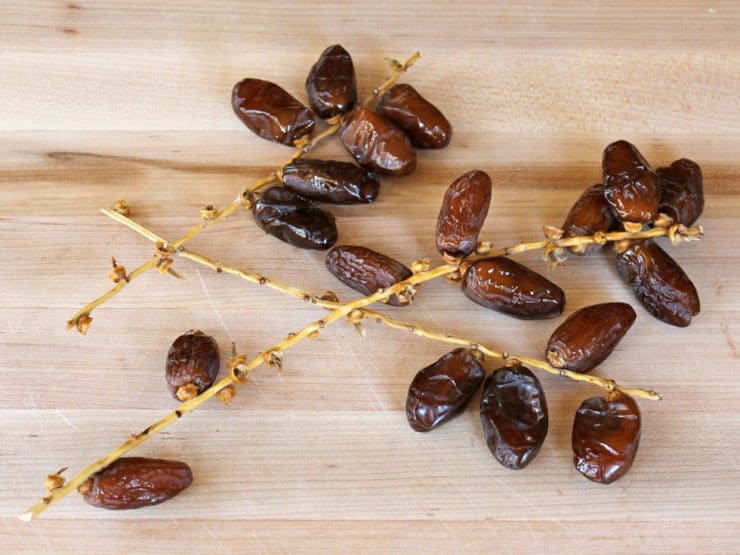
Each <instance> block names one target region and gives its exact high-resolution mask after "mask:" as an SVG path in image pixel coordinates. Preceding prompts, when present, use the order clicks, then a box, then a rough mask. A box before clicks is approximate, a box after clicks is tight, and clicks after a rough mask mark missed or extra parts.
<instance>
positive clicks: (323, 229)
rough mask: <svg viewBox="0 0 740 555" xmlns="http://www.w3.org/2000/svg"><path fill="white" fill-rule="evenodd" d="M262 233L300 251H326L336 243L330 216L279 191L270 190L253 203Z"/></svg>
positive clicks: (283, 190) (301, 199) (272, 188)
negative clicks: (264, 232) (300, 249)
mask: <svg viewBox="0 0 740 555" xmlns="http://www.w3.org/2000/svg"><path fill="white" fill-rule="evenodd" d="M254 219H255V221H256V222H257V225H259V226H260V227H261V228H262V229H263V230H264V231H266V232H267V233H269V234H270V235H273V236H275V237H277V238H278V239H280V240H281V241H285V242H286V243H288V244H290V245H293V246H295V247H299V248H302V249H316V250H326V249H328V248H331V246H332V245H334V243H336V242H337V225H336V223H334V216H332V215H331V213H329V212H327V211H326V210H322V209H321V208H319V207H318V206H315V205H314V204H313V203H312V202H311V201H309V200H308V199H305V198H303V197H301V196H299V195H296V194H295V193H292V192H291V191H288V190H287V189H284V188H283V187H271V188H269V189H267V191H265V192H264V193H262V194H261V195H260V198H259V200H257V202H255V203H254Z"/></svg>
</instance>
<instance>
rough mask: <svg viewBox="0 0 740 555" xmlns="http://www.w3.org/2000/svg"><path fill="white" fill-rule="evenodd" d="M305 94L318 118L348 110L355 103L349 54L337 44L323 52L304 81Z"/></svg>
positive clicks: (352, 67)
mask: <svg viewBox="0 0 740 555" xmlns="http://www.w3.org/2000/svg"><path fill="white" fill-rule="evenodd" d="M306 92H307V93H308V102H309V104H310V105H311V109H312V110H313V111H314V112H316V114H317V115H318V116H319V117H320V118H324V119H327V118H331V117H334V116H336V115H338V114H343V113H345V112H347V111H349V110H351V109H352V107H353V106H354V105H355V102H357V84H356V82H355V66H354V65H353V64H352V58H351V57H350V55H349V52H347V51H346V50H345V49H344V48H342V47H341V46H340V45H338V44H335V45H333V46H330V47H328V48H327V49H326V50H324V51H323V52H322V53H321V56H319V60H318V61H317V62H316V63H315V64H314V65H313V67H312V68H311V71H310V72H309V74H308V77H307V78H306Z"/></svg>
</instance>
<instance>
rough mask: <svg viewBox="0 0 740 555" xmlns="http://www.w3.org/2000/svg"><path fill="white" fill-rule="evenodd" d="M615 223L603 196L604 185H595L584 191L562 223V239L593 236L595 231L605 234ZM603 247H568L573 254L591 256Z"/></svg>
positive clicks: (592, 245)
mask: <svg viewBox="0 0 740 555" xmlns="http://www.w3.org/2000/svg"><path fill="white" fill-rule="evenodd" d="M615 222H616V218H615V217H614V213H613V212H612V209H611V207H610V206H609V203H608V202H607V201H606V197H605V196H604V185H603V184H602V183H597V184H596V185H593V186H591V187H589V188H588V189H586V190H585V191H584V192H583V194H582V195H581V196H580V197H579V198H578V200H577V201H576V202H575V204H574V205H573V207H572V208H571V209H570V212H568V216H567V217H566V218H565V222H564V223H563V227H562V229H563V231H564V233H563V237H576V236H578V235H593V234H595V233H596V232H597V231H603V232H607V231H609V229H611V227H612V226H613V225H614V223H615ZM602 247H603V245H597V244H595V243H593V244H591V245H576V246H574V247H569V249H570V251H571V252H572V253H574V254H591V253H593V252H597V251H598V250H600V249H601V248H602Z"/></svg>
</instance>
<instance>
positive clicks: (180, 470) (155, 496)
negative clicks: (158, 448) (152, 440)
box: [77, 457, 193, 510]
mask: <svg viewBox="0 0 740 555" xmlns="http://www.w3.org/2000/svg"><path fill="white" fill-rule="evenodd" d="M192 483H193V473H192V471H191V470H190V467H189V466H188V465H187V464H185V463H183V462H178V461H167V460H164V459H148V458H144V457H122V458H120V459H118V460H117V461H114V462H113V463H111V464H110V465H108V466H107V467H105V468H104V469H103V470H101V471H99V472H96V473H95V474H93V475H92V476H91V477H90V478H88V479H87V480H85V481H84V482H83V483H82V484H81V485H80V487H78V488H77V491H79V492H80V494H81V495H82V497H83V499H84V500H85V501H86V502H87V503H88V504H90V505H92V506H93V507H100V508H101V509H113V510H123V509H138V508H140V507H148V506H149V505H156V504H158V503H162V502H164V501H167V500H168V499H172V498H173V497H174V496H176V495H177V494H178V493H180V492H181V491H183V490H184V489H185V488H187V487H188V486H189V485H190V484H192Z"/></svg>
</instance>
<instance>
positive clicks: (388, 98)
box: [377, 84, 452, 148]
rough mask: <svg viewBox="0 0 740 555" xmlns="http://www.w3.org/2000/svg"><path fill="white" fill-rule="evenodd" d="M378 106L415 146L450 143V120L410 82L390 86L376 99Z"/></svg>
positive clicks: (433, 146)
mask: <svg viewBox="0 0 740 555" xmlns="http://www.w3.org/2000/svg"><path fill="white" fill-rule="evenodd" d="M377 109H378V112H379V113H380V114H382V115H383V116H385V117H386V118H387V119H388V120H389V121H391V122H392V123H394V124H396V125H397V126H398V127H400V128H401V129H403V131H404V133H406V135H408V137H409V139H411V144H413V145H414V146H416V147H420V148H444V147H446V146H447V145H448V144H449V143H450V137H452V126H451V125H450V122H449V121H447V118H445V117H444V115H442V112H440V111H439V110H438V109H437V107H436V106H434V105H433V104H432V103H431V102H429V101H428V100H427V99H425V98H424V97H423V96H421V95H420V94H419V93H418V92H417V91H416V89H415V88H414V87H412V86H411V85H406V84H403V85H395V86H393V87H391V89H390V90H389V91H388V92H387V93H385V94H384V95H383V97H382V98H381V99H380V101H379V102H378V105H377Z"/></svg>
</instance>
